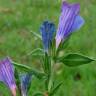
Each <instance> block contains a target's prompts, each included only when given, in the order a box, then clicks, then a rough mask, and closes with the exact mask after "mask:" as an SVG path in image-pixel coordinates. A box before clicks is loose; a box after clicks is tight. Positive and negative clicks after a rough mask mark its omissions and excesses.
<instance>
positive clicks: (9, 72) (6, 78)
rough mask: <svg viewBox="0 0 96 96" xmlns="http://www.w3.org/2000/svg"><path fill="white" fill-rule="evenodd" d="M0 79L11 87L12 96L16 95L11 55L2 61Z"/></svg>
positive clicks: (0, 62)
mask: <svg viewBox="0 0 96 96" xmlns="http://www.w3.org/2000/svg"><path fill="white" fill-rule="evenodd" d="M0 81H1V82H3V83H4V84H5V85H7V86H8V87H9V88H10V90H11V92H12V96H16V83H15V77H14V68H13V65H12V63H11V59H10V58H9V57H7V58H5V59H3V60H1V61H0Z"/></svg>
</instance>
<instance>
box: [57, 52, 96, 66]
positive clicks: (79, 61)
mask: <svg viewBox="0 0 96 96" xmlns="http://www.w3.org/2000/svg"><path fill="white" fill-rule="evenodd" d="M58 60H59V62H62V63H64V64H65V65H67V66H71V67H74V66H79V65H83V64H88V63H90V62H92V61H95V60H94V59H91V58H89V57H86V56H84V55H80V54H68V55H67V56H63V57H60V58H59V59H58Z"/></svg>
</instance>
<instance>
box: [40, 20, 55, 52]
mask: <svg viewBox="0 0 96 96" xmlns="http://www.w3.org/2000/svg"><path fill="white" fill-rule="evenodd" d="M55 30H56V29H55V25H54V23H52V22H49V21H44V22H43V24H42V25H41V27H40V32H41V35H42V41H43V45H44V50H45V52H47V53H48V49H49V48H50V44H51V41H52V39H53V35H54V32H55Z"/></svg>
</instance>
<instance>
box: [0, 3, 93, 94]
mask: <svg viewBox="0 0 96 96" xmlns="http://www.w3.org/2000/svg"><path fill="white" fill-rule="evenodd" d="M79 11H80V5H79V4H69V3H67V2H63V3H62V7H61V15H60V18H59V24H58V28H57V31H56V27H55V24H54V23H52V22H50V21H44V22H43V24H42V25H41V27H40V32H41V35H42V41H43V46H44V52H45V53H48V52H49V49H50V48H51V45H52V43H53V41H55V42H56V43H55V49H58V48H59V46H60V44H62V42H64V41H65V39H67V38H68V37H69V36H70V35H71V34H72V33H73V32H74V31H76V30H78V29H80V28H81V26H82V25H83V24H84V19H83V18H82V17H81V16H80V14H79ZM55 32H56V34H55ZM73 56H74V57H75V58H77V59H78V58H80V60H81V59H82V58H83V59H82V61H80V63H89V62H91V61H92V60H91V59H88V58H86V57H83V56H80V55H76V54H74V55H70V56H69V55H68V56H67V57H66V58H65V59H66V60H68V58H69V57H70V60H71V59H72V61H73V59H74V58H73ZM76 56H78V57H76ZM49 58H50V57H49V56H48V55H45V63H46V64H45V65H44V66H45V70H47V69H48V70H52V68H51V67H52V66H51V61H50V62H49ZM63 59H64V58H63ZM50 60H51V59H50ZM66 60H65V61H64V60H63V62H64V63H66V62H67V64H68V63H70V61H66ZM84 60H85V61H84ZM77 63H78V62H76V60H75V62H74V64H77ZM17 66H20V65H17ZM23 67H24V66H23ZM26 68H27V69H28V67H26ZM46 68H47V69H46ZM14 70H15V68H14V67H13V62H12V60H11V59H10V58H9V57H7V58H5V59H3V60H1V61H0V81H1V82H3V83H4V84H5V85H6V86H7V87H9V89H10V90H11V93H12V95H13V96H16V89H17V86H16V81H15V76H14V74H15V72H14ZM48 72H51V71H48ZM46 74H47V72H46ZM35 75H36V73H35ZM37 75H38V74H37ZM50 75H51V74H47V76H48V77H47V79H48V80H46V82H47V85H48V84H49V85H48V86H47V87H48V88H47V89H48V92H49V90H50V89H51V85H52V82H51V79H52V76H50ZM39 77H41V75H40V76H39ZM31 80H32V73H31V74H29V73H24V74H21V75H19V81H20V84H19V86H20V91H21V95H22V96H27V94H28V88H29V86H28V85H30V83H31ZM50 82H51V83H50ZM53 91H54V90H53ZM50 94H52V92H51V93H50ZM44 96H45V95H44ZM46 96H49V95H46ZM50 96H52V95H50Z"/></svg>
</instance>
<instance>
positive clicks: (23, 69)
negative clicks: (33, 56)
mask: <svg viewBox="0 0 96 96" xmlns="http://www.w3.org/2000/svg"><path fill="white" fill-rule="evenodd" d="M12 64H13V65H14V66H15V68H16V69H18V70H20V71H24V72H29V71H31V70H32V69H31V68H30V67H29V66H26V65H24V64H19V63H16V62H13V61H12Z"/></svg>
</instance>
